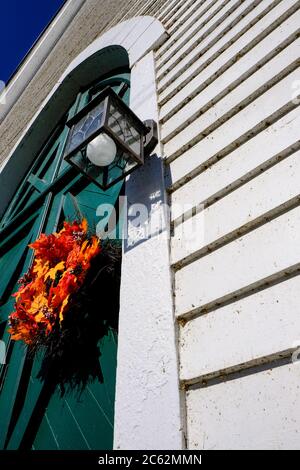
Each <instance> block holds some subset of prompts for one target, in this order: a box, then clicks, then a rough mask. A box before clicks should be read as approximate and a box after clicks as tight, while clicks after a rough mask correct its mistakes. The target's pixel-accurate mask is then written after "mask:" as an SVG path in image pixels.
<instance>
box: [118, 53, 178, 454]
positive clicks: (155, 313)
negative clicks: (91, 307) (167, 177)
mask: <svg viewBox="0 0 300 470" xmlns="http://www.w3.org/2000/svg"><path fill="white" fill-rule="evenodd" d="M131 108H132V109H133V111H135V112H136V113H137V114H138V115H139V116H140V117H141V118H142V119H149V118H151V119H155V120H157V119H158V111H157V100H156V84H155V73H154V60H153V54H152V53H149V54H148V55H147V56H145V57H144V58H143V59H142V60H141V61H139V62H138V63H136V64H135V66H134V67H133V69H132V77H131ZM157 152H158V153H159V147H158V148H157ZM126 196H127V197H128V203H129V204H145V206H146V207H147V208H148V209H149V217H148V218H147V219H146V220H145V221H144V224H143V226H142V229H143V228H144V229H146V227H148V226H149V225H150V226H151V227H152V232H151V233H150V235H151V238H149V239H147V240H141V241H140V240H139V233H140V230H139V229H138V230H136V231H133V232H132V233H131V235H130V238H129V239H128V240H127V241H126V240H125V244H124V254H123V261H122V277H121V306H120V322H119V342H118V369H117V387H116V411H115V445H114V446H115V448H116V449H180V448H182V432H181V419H180V403H179V383H178V366H177V357H176V355H177V352H176V344H175V335H174V332H175V328H174V318H173V304H172V289H171V273H170V268H169V265H170V260H169V248H168V237H167V235H168V226H167V225H166V222H165V223H164V224H163V232H162V233H158V234H156V230H157V229H158V228H159V225H157V222H156V221H158V222H159V221H160V220H164V217H165V215H164V211H163V207H162V204H164V203H165V184H164V174H163V163H162V160H161V159H160V158H159V156H157V155H155V156H152V157H150V158H149V159H148V160H147V162H146V164H145V165H144V167H142V168H141V169H140V170H139V171H136V172H134V173H133V174H132V175H131V176H130V177H129V179H128V181H127V183H126ZM131 218H132V216H130V214H129V216H128V220H130V219H131Z"/></svg>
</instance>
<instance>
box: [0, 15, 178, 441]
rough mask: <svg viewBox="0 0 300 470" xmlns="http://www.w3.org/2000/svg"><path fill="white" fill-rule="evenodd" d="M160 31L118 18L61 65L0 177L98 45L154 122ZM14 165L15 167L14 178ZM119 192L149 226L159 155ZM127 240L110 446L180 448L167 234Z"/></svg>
mask: <svg viewBox="0 0 300 470" xmlns="http://www.w3.org/2000/svg"><path fill="white" fill-rule="evenodd" d="M165 35H166V32H165V30H164V28H163V26H162V24H161V23H160V22H159V21H158V20H156V19H155V18H152V17H149V16H145V17H136V18H132V19H130V20H128V21H125V22H123V23H120V24H118V25H117V26H115V27H114V28H112V29H111V30H109V31H108V32H106V33H105V34H104V35H103V36H101V37H99V38H97V39H96V40H95V41H94V42H93V43H92V44H91V45H90V46H89V47H88V48H87V49H85V50H84V51H83V52H82V53H80V54H79V56H78V57H77V58H76V59H75V60H74V61H73V62H72V63H71V64H70V65H69V66H68V68H67V69H66V71H65V73H64V74H63V76H62V77H61V79H60V80H59V81H58V82H57V84H56V85H55V87H54V88H53V90H52V91H51V93H50V94H49V96H48V97H47V99H46V100H45V101H44V103H43V104H42V105H41V107H40V109H39V111H38V113H37V114H36V115H35V117H34V118H33V119H32V121H31V122H30V123H29V124H28V127H27V128H26V129H25V130H24V132H23V135H22V137H21V138H20V140H19V142H18V144H17V145H16V147H15V148H14V150H13V151H12V152H11V154H10V155H9V156H8V158H7V161H6V164H4V165H3V168H2V174H1V175H0V179H1V180H2V181H5V177H6V175H7V173H8V174H9V172H11V171H12V170H11V169H10V167H9V165H10V160H11V161H13V160H15V159H17V161H18V165H12V164H11V165H10V166H12V167H14V176H15V180H16V181H15V184H16V185H17V184H18V181H17V179H18V178H21V177H22V170H20V166H22V165H21V163H23V165H25V163H24V161H25V156H26V155H27V154H28V155H27V157H26V158H27V165H28V162H29V158H32V157H30V155H34V150H33V146H34V145H37V143H35V139H36V136H35V138H34V136H33V134H34V132H33V131H34V130H35V129H36V128H37V122H38V119H39V121H42V123H39V128H38V130H39V132H38V133H39V137H40V138H43V137H45V136H47V135H48V134H49V127H48V128H47V122H48V123H49V122H51V117H52V119H53V116H55V112H57V113H58V111H61V107H62V106H66V103H64V102H63V100H62V97H60V94H59V90H61V89H62V88H61V87H62V86H63V84H64V82H66V81H67V82H68V86H69V88H68V89H69V91H70V90H71V91H72V92H74V91H77V90H78V89H79V86H80V83H77V82H76V77H77V79H78V75H76V73H75V71H76V70H77V71H78V67H80V65H81V64H83V63H85V65H86V64H87V62H86V61H87V59H90V58H91V57H93V56H94V55H95V54H96V53H98V52H101V50H102V49H103V50H104V53H103V56H101V60H103V61H105V59H106V58H107V55H106V53H105V51H107V50H109V48H118V50H119V49H122V48H123V50H125V51H126V52H127V54H128V56H129V63H130V67H131V108H132V109H133V111H134V112H135V113H136V114H137V115H138V116H139V117H140V118H141V119H142V120H144V119H155V120H156V121H158V109H157V95H156V82H155V67H154V54H153V52H152V50H153V49H154V48H156V47H157V46H158V45H159V44H160V42H161V41H163V40H164V38H165ZM120 46H121V47H120ZM121 53H122V50H121ZM103 63H104V62H103ZM89 66H90V67H91V63H89ZM81 72H82V73H81V74H79V76H80V78H82V77H85V75H86V74H88V73H89V70H88V67H87V66H85V67H83V70H82V71H81ZM94 73H95V71H94ZM74 77H75V78H74ZM88 79H91V78H90V76H89V77H88ZM68 99H69V97H67V98H66V99H65V101H67V100H68ZM67 104H68V103H67ZM47 113H48V114H47ZM49 115H50V118H49ZM41 116H42V118H41ZM47 116H48V118H47ZM45 117H46V119H45ZM43 121H44V123H43ZM45 122H46V125H45ZM43 133H44V136H43V135H42V134H43ZM35 134H36V132H35ZM26 152H27V153H26ZM16 168H17V170H16ZM16 171H20V173H19V175H17V176H16ZM23 174H24V172H23ZM0 184H2V183H1V181H0ZM11 191H15V188H11ZM126 193H127V196H128V200H129V201H130V203H131V204H132V203H143V204H146V205H147V206H148V207H150V209H151V210H150V216H149V219H148V223H149V225H150V226H151V227H152V221H153V220H157V219H158V220H161V219H163V218H164V213H163V203H164V201H165V197H166V194H165V185H164V178H163V162H162V159H161V158H160V156H157V155H154V156H152V158H149V160H148V161H147V163H146V164H145V166H144V167H143V168H141V169H140V170H138V171H137V172H135V173H133V174H132V175H131V177H130V178H128V181H127V185H126ZM153 195H155V200H154V199H153ZM164 230H165V231H167V230H168V227H167V226H165V228H164ZM131 241H132V240H128V241H127V242H126V243H125V244H124V250H123V260H122V280H121V292H120V320H119V347H118V366H117V382H116V401H115V428H114V431H115V437H114V447H115V448H116V449H140V450H142V449H181V448H182V430H181V413H180V392H179V373H178V363H177V347H176V341H175V320H174V309H173V299H172V278H171V272H170V260H169V243H168V238H167V237H164V236H160V235H155V234H154V235H153V236H152V237H151V238H149V239H148V240H144V241H141V242H140V243H137V244H135V243H134V242H133V245H132V246H130V242H131Z"/></svg>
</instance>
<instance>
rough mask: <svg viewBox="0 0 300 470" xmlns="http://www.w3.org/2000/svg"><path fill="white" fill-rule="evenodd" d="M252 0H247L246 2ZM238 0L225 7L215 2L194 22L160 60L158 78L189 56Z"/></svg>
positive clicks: (233, 0)
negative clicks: (193, 48) (191, 49)
mask: <svg viewBox="0 0 300 470" xmlns="http://www.w3.org/2000/svg"><path fill="white" fill-rule="evenodd" d="M247 2H250V0H246V1H245V3H247ZM235 4H236V0H230V1H229V2H228V3H227V4H226V5H225V6H224V8H221V9H220V8H219V7H220V5H219V4H218V3H217V4H213V8H211V9H209V10H208V11H207V12H206V13H205V14H204V15H203V17H201V18H200V19H199V20H198V21H196V22H194V23H193V24H192V25H191V27H190V28H189V30H188V31H187V32H186V33H184V34H183V35H182V36H181V37H180V39H179V41H178V43H177V42H176V43H175V44H174V45H173V46H171V47H170V48H169V50H168V54H167V55H166V56H164V57H163V58H162V59H161V60H159V61H158V80H161V78H162V77H163V76H165V75H166V74H167V73H168V72H169V71H170V70H171V69H172V68H173V66H174V64H177V63H178V62H180V60H181V58H183V57H185V56H187V54H188V53H189V51H190V48H191V47H195V43H196V42H202V40H204V39H206V37H207V36H209V35H210V32H211V31H212V30H214V28H215V25H217V24H218V21H220V20H221V21H222V18H223V17H224V15H225V16H229V12H230V10H231V8H232V7H233V6H235Z"/></svg>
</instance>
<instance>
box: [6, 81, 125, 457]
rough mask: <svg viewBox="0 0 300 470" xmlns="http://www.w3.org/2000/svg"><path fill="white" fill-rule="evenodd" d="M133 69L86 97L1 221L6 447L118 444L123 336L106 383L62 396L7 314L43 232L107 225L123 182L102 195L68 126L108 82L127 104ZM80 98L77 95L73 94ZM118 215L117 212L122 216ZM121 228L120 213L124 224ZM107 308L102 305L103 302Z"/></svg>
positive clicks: (105, 349) (103, 361)
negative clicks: (83, 168) (77, 156)
mask: <svg viewBox="0 0 300 470" xmlns="http://www.w3.org/2000/svg"><path fill="white" fill-rule="evenodd" d="M129 84H130V75H129V73H128V72H124V74H119V75H116V76H114V77H111V78H109V79H105V80H102V81H100V82H99V83H97V84H95V85H94V86H93V87H92V88H91V89H88V90H85V91H84V92H82V93H81V94H80V95H78V97H77V98H76V99H74V104H73V106H72V107H71V109H70V110H69V112H68V113H67V115H66V116H65V118H64V119H63V120H62V122H61V124H60V125H59V126H58V128H57V129H56V131H55V132H54V133H53V134H52V136H50V137H49V141H48V142H46V143H45V145H44V147H43V148H42V149H41V152H40V154H39V155H37V157H36V159H35V162H34V164H33V166H32V168H31V169H30V170H29V171H28V173H27V175H26V177H25V178H24V180H23V182H22V184H21V185H20V187H19V189H18V190H17V192H16V194H15V197H14V199H13V201H12V202H11V204H10V206H9V207H8V209H7V211H6V213H5V215H4V217H3V219H2V221H1V223H0V229H1V231H0V256H1V258H0V270H1V271H0V272H1V278H0V298H1V304H0V305H1V307H0V339H2V340H3V341H5V343H6V345H7V361H6V362H7V363H6V364H5V365H2V366H1V365H0V449H18V448H21V449H34V450H57V449H61V450H67V449H71V450H76V449H84V450H87V449H99V450H101V449H111V448H112V444H113V426H114V400H115V380H116V358H117V334H116V331H114V330H112V329H111V330H110V331H109V334H108V335H107V336H106V337H105V338H103V339H102V341H101V356H100V359H99V360H100V365H101V369H102V372H103V378H104V380H103V383H100V382H99V381H98V380H95V381H93V382H92V383H90V384H89V385H88V386H87V387H86V388H85V389H84V391H83V392H82V393H81V395H80V396H79V395H78V393H77V392H75V391H74V392H68V393H66V394H65V395H64V396H63V397H62V396H61V393H60V391H59V389H58V387H57V386H56V385H55V384H53V383H50V381H49V380H47V378H46V379H45V381H43V382H42V381H41V380H39V379H37V375H38V372H39V370H40V365H41V361H42V356H41V355H38V356H35V357H31V356H30V355H29V354H28V352H27V349H26V347H25V346H24V345H23V344H21V343H18V342H14V341H11V340H10V336H9V334H8V331H7V329H8V323H7V320H8V316H9V314H10V313H11V312H12V310H13V304H14V299H13V298H12V297H11V295H12V294H13V292H15V291H16V290H17V288H18V284H17V281H18V279H19V278H20V277H21V276H22V275H23V273H25V272H26V271H27V270H28V268H29V266H30V265H31V263H32V260H33V253H32V250H30V249H29V248H28V244H29V243H30V242H32V241H33V240H35V239H36V238H37V237H38V236H39V235H40V233H42V232H43V233H52V232H53V231H56V230H57V229H58V228H60V226H61V224H62V222H63V221H64V220H74V219H78V218H79V217H86V218H87V219H88V222H89V225H90V227H92V228H94V229H96V227H97V225H99V224H100V225H101V221H102V222H103V225H105V224H107V220H108V219H109V218H110V216H111V209H109V211H108V212H109V213H108V214H106V216H105V217H103V215H101V214H100V212H99V213H98V215H97V209H98V207H99V205H100V204H110V207H111V208H113V207H117V206H118V198H119V195H120V192H121V190H122V183H119V184H118V185H115V186H113V187H112V188H110V189H109V190H108V191H106V192H103V191H102V190H100V189H99V188H98V187H97V186H95V185H94V184H93V183H91V182H90V181H88V180H86V179H85V178H84V177H83V176H82V175H79V174H77V173H76V172H75V171H74V169H73V168H71V167H70V166H69V165H68V164H67V163H66V162H65V161H64V160H63V152H64V146H65V143H66V139H67V136H68V128H67V126H66V125H65V122H66V120H67V119H68V118H70V117H71V116H73V115H74V114H75V113H76V112H77V111H78V110H79V109H80V108H82V107H83V106H85V105H86V103H87V102H88V101H89V100H91V99H92V98H93V97H94V96H96V95H97V93H99V92H100V91H101V89H103V88H104V87H105V86H107V85H111V86H112V87H113V89H114V90H115V91H116V92H117V93H120V96H121V97H122V98H123V99H124V101H126V102H127V103H128V100H129ZM74 98H75V97H74ZM117 214H118V212H117ZM120 225H121V218H120V214H118V219H117V226H118V227H119V226H120ZM99 298H100V297H99ZM99 308H100V305H99Z"/></svg>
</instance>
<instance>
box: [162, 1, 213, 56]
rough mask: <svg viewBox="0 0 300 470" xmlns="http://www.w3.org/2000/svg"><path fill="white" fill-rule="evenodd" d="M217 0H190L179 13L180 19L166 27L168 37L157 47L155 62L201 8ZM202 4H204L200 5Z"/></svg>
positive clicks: (197, 15) (186, 28)
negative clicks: (190, 2)
mask: <svg viewBox="0 0 300 470" xmlns="http://www.w3.org/2000/svg"><path fill="white" fill-rule="evenodd" d="M218 1H219V0H210V1H209V2H207V0H197V1H196V2H192V4H190V7H189V8H188V9H187V10H186V11H185V14H183V15H181V17H180V20H179V21H178V22H177V23H176V24H175V25H173V26H171V27H170V28H168V33H169V35H170V38H169V39H167V41H166V42H165V43H164V44H163V45H162V46H161V47H160V48H159V50H158V51H157V53H156V59H157V64H158V63H159V61H160V58H161V57H162V56H163V55H165V54H166V53H167V52H168V49H169V47H171V45H173V44H175V42H176V41H177V40H178V38H179V37H180V36H181V35H182V34H184V33H185V32H186V31H187V30H188V29H189V28H190V26H191V24H192V22H193V21H195V18H198V17H199V16H200V15H201V14H202V12H203V10H205V9H206V8H208V7H210V5H211V4H214V3H216V2H218ZM202 5H204V6H203V7H202Z"/></svg>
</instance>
